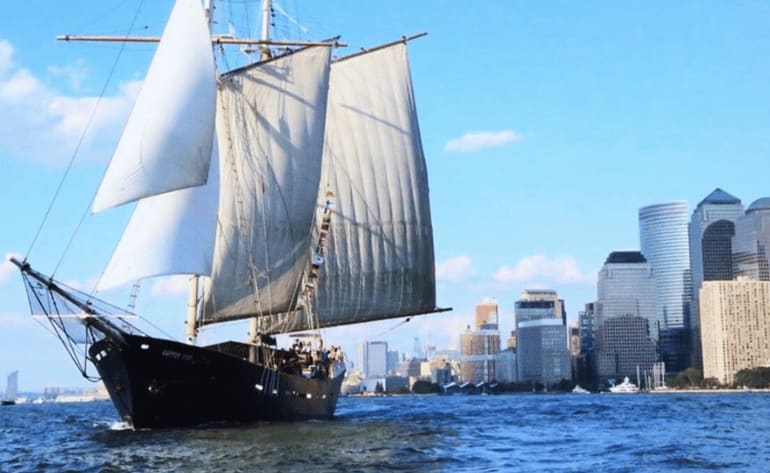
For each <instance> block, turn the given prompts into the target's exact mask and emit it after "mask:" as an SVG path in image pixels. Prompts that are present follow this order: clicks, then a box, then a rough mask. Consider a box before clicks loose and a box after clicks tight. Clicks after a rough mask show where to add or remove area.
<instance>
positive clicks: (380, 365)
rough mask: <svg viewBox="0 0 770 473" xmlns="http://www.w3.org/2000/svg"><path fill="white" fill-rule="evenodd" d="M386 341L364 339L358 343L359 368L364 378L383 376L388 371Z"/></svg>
mask: <svg viewBox="0 0 770 473" xmlns="http://www.w3.org/2000/svg"><path fill="white" fill-rule="evenodd" d="M387 354H388V342H373V341H365V342H361V343H360V344H359V345H358V362H359V368H360V370H361V372H362V374H363V376H364V378H384V377H385V375H386V374H387V372H388V355H387Z"/></svg>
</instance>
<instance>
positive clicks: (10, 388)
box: [3, 371, 19, 401]
mask: <svg viewBox="0 0 770 473" xmlns="http://www.w3.org/2000/svg"><path fill="white" fill-rule="evenodd" d="M18 390H19V372H18V371H14V372H12V373H11V374H9V375H8V380H7V383H6V385H5V394H4V395H3V401H15V400H16V398H17V397H18V395H19V393H18Z"/></svg>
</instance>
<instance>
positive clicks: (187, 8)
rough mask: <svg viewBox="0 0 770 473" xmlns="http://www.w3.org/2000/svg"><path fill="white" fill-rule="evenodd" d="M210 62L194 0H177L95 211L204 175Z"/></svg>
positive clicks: (212, 91) (212, 98)
mask: <svg viewBox="0 0 770 473" xmlns="http://www.w3.org/2000/svg"><path fill="white" fill-rule="evenodd" d="M215 103H216V68H215V65H214V56H213V53H212V50H211V37H210V33H209V28H208V21H207V20H206V17H205V15H204V12H203V9H202V8H201V5H200V2H199V1H198V0H178V1H177V2H176V4H175V5H174V9H173V10H172V12H171V17H170V18H169V21H168V24H167V25H166V29H165V31H164V32H163V36H162V38H161V41H160V44H159V45H158V49H157V51H156V52H155V56H154V57H153V60H152V63H151V65H150V68H149V70H148V72H147V76H146V77H145V81H144V85H143V86H142V90H141V91H140V93H139V96H138V97H137V100H136V103H135V104H134V108H133V110H132V111H131V115H130V116H129V119H128V122H127V123H126V127H125V129H124V130H123V135H122V136H121V138H120V141H119V143H118V146H117V148H116V150H115V153H114V154H113V157H112V160H111V161H110V165H109V167H108V168H107V171H106V173H105V175H104V178H103V179H102V183H101V185H100V186H99V190H98V192H97V194H96V197H95V198H94V202H93V211H94V212H98V211H100V210H103V209H106V208H109V207H114V206H116V205H121V204H124V203H127V202H132V201H135V200H137V199H141V198H143V197H147V196H151V195H156V194H162V193H164V192H168V191H172V190H176V189H183V188H186V187H191V186H197V185H201V184H204V183H205V182H206V179H207V176H208V172H209V160H210V158H211V147H212V141H213V137H214V110H215Z"/></svg>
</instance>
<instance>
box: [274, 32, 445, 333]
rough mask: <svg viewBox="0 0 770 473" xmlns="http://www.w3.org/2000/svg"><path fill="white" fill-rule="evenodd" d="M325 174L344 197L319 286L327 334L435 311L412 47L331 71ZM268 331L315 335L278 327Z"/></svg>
mask: <svg viewBox="0 0 770 473" xmlns="http://www.w3.org/2000/svg"><path fill="white" fill-rule="evenodd" d="M326 123H327V125H326V143H325V149H324V174H323V176H322V179H321V186H320V189H319V200H320V201H321V202H323V199H324V196H325V195H326V192H327V191H332V192H333V193H334V194H335V196H336V204H335V207H334V215H333V216H332V220H331V231H330V233H329V234H330V240H329V248H328V250H327V252H326V255H325V259H326V261H325V263H324V265H323V266H322V268H321V276H320V278H319V281H318V285H317V294H316V300H315V310H316V313H317V316H318V323H319V326H320V327H326V326H334V325H341V324H348V323H357V322H366V321H371V320H379V319H386V318H392V317H399V316H403V315H410V314H417V313H425V312H431V311H433V310H435V276H434V255H433V229H432V224H431V215H430V204H429V195H428V194H429V191H428V178H427V169H426V164H425V157H424V154H423V149H422V142H421V138H420V131H419V126H418V122H417V113H416V109H415V103H414V96H413V91H412V82H411V77H410V73H409V64H408V59H407V49H406V45H405V44H404V43H398V44H396V45H394V46H390V47H386V48H383V49H379V50H374V51H372V52H369V53H365V54H361V55H357V56H354V57H351V58H349V59H343V60H341V61H338V62H335V63H333V64H332V72H331V79H330V85H329V105H328V110H327V121H326ZM265 327H266V331H271V332H281V331H291V330H302V329H307V328H311V327H310V325H309V323H308V317H306V316H305V315H303V314H298V315H297V316H296V318H295V320H293V322H288V323H287V322H286V321H285V320H279V319H278V318H277V317H273V318H271V320H270V323H269V324H268V323H265Z"/></svg>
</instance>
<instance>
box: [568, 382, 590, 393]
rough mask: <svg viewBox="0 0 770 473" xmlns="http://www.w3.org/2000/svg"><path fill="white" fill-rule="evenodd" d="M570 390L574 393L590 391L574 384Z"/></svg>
mask: <svg viewBox="0 0 770 473" xmlns="http://www.w3.org/2000/svg"><path fill="white" fill-rule="evenodd" d="M572 392H573V393H575V394H591V391H589V390H588V389H586V388H584V387H583V386H581V385H579V384H576V385H575V387H574V388H572Z"/></svg>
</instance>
